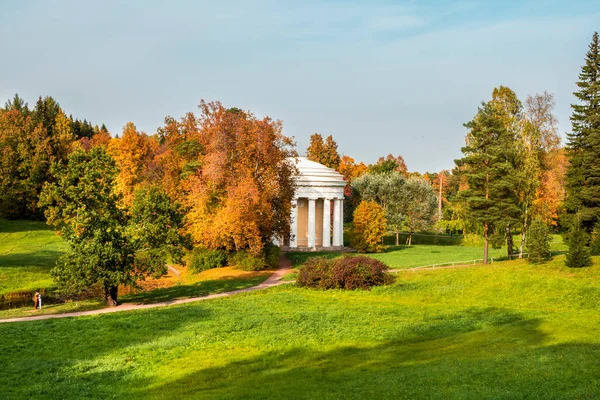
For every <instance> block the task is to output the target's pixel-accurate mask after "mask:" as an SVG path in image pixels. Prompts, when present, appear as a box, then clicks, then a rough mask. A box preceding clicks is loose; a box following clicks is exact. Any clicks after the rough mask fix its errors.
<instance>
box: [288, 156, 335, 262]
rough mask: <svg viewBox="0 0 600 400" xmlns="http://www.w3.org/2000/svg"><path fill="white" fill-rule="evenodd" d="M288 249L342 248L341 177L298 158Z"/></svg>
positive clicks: (307, 160)
mask: <svg viewBox="0 0 600 400" xmlns="http://www.w3.org/2000/svg"><path fill="white" fill-rule="evenodd" d="M296 167H297V168H298V176H297V177H296V194H295V196H294V199H293V200H292V215H291V224H290V240H289V250H307V251H315V250H339V249H341V248H343V247H344V187H345V186H346V181H345V180H344V177H343V176H342V175H341V174H340V173H338V172H337V171H335V170H334V169H332V168H328V167H326V166H324V165H322V164H319V163H317V162H314V161H310V160H309V159H308V158H306V157H298V158H297V164H296Z"/></svg>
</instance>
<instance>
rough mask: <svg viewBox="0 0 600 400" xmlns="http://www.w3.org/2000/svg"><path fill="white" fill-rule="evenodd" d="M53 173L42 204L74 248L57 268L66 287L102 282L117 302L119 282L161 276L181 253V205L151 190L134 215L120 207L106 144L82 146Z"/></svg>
mask: <svg viewBox="0 0 600 400" xmlns="http://www.w3.org/2000/svg"><path fill="white" fill-rule="evenodd" d="M51 172H52V174H53V176H54V181H53V182H52V183H47V184H46V185H45V186H44V189H43V191H42V194H41V195H40V205H41V206H42V207H44V208H45V212H44V214H45V216H46V218H47V221H48V224H50V225H53V226H54V227H55V228H56V229H57V230H58V231H59V232H60V234H61V235H62V236H63V237H64V238H65V239H66V240H67V241H68V243H69V245H70V248H71V249H70V252H69V253H67V254H66V255H64V256H62V257H61V258H60V259H59V260H58V262H57V264H56V267H55V268H54V269H53V270H52V274H53V276H54V278H55V279H56V280H57V282H58V284H59V286H60V287H61V288H63V289H64V290H66V291H68V292H81V291H83V290H85V289H86V288H88V287H91V286H94V285H99V286H100V287H101V288H102V289H103V291H104V299H105V301H106V303H107V304H108V305H110V306H115V305H117V294H118V287H119V285H135V283H136V282H137V281H138V280H140V279H143V278H144V277H145V276H148V275H153V276H158V275H161V274H163V273H164V272H166V264H165V263H166V259H167V256H168V255H171V256H173V257H174V259H176V260H177V259H178V258H179V257H180V256H181V252H180V250H179V249H180V247H181V246H183V245H185V244H186V240H185V237H183V236H182V235H180V234H179V232H180V229H181V225H182V218H183V215H182V213H181V211H180V210H179V209H178V207H177V205H175V204H172V203H170V202H169V200H168V197H167V196H166V195H164V194H161V192H160V191H158V189H149V190H148V191H144V192H141V193H140V195H139V196H138V197H137V198H136V200H135V204H134V206H133V209H132V211H133V215H130V214H128V213H127V212H126V210H125V209H122V208H120V207H119V206H118V203H119V200H120V199H119V196H118V195H117V194H115V192H114V190H113V189H114V185H115V179H116V177H117V174H118V170H117V167H116V164H115V161H114V160H113V159H112V158H111V157H110V156H109V155H108V154H107V153H106V151H105V149H104V148H103V147H94V148H92V149H91V150H90V151H89V152H87V153H86V152H85V151H84V150H82V149H78V150H76V151H75V152H73V153H72V154H71V155H70V156H69V160H68V163H67V165H61V164H58V163H54V164H53V165H52V168H51Z"/></svg>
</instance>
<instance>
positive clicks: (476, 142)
mask: <svg viewBox="0 0 600 400" xmlns="http://www.w3.org/2000/svg"><path fill="white" fill-rule="evenodd" d="M503 117H504V115H503V113H502V112H501V110H500V107H499V106H498V105H494V104H493V103H492V102H491V101H490V102H487V103H483V104H482V105H481V106H480V107H479V110H478V112H477V114H476V115H475V117H474V118H473V120H471V121H470V122H468V123H466V124H465V127H466V128H468V129H469V132H468V134H467V137H466V140H465V141H466V145H465V146H464V147H463V148H462V149H461V150H462V152H463V154H464V156H463V158H461V159H458V160H455V163H456V165H457V167H459V168H460V171H461V174H462V176H464V177H465V179H466V181H467V184H468V188H467V189H465V190H463V191H461V193H460V197H461V198H462V199H464V201H465V203H466V207H467V211H468V218H469V219H470V220H472V221H475V222H476V223H478V224H480V225H481V226H482V228H483V236H484V263H487V261H488V245H489V237H490V234H491V233H492V231H493V230H494V229H498V228H499V229H503V228H504V227H506V226H507V224H509V223H512V222H518V221H519V217H520V211H521V210H520V207H519V205H520V203H519V197H518V191H517V189H518V184H519V180H518V179H519V176H518V174H517V168H516V165H517V164H518V152H517V149H516V148H515V146H514V143H515V141H516V140H517V137H516V132H514V131H512V130H509V129H507V126H506V123H505V121H503Z"/></svg>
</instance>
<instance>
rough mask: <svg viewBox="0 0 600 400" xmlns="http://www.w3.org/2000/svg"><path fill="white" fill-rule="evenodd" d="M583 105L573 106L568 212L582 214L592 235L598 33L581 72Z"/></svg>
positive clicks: (599, 138) (599, 114) (599, 157)
mask: <svg viewBox="0 0 600 400" xmlns="http://www.w3.org/2000/svg"><path fill="white" fill-rule="evenodd" d="M577 87H578V88H579V90H578V91H577V92H575V93H574V94H575V96H576V97H577V99H578V100H579V102H580V103H579V104H572V105H571V107H572V108H573V115H572V116H571V123H572V128H573V132H572V133H570V134H568V135H567V136H568V147H567V149H568V158H569V162H570V165H569V167H568V169H567V178H566V183H567V201H566V208H567V211H568V212H569V213H570V214H571V215H573V214H574V213H575V212H578V213H579V215H580V219H581V225H582V228H583V229H584V230H585V231H586V232H590V231H591V229H592V227H593V226H594V224H595V223H596V221H598V218H599V217H600V43H599V39H598V33H597V32H595V33H594V36H593V38H592V43H590V45H589V50H588V52H587V54H586V60H585V65H584V66H583V67H582V68H581V73H580V74H579V81H578V82H577Z"/></svg>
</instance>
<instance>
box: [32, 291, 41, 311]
mask: <svg viewBox="0 0 600 400" xmlns="http://www.w3.org/2000/svg"><path fill="white" fill-rule="evenodd" d="M38 304H39V307H40V308H42V295H40V292H35V294H34V295H33V309H34V310H37V309H38Z"/></svg>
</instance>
